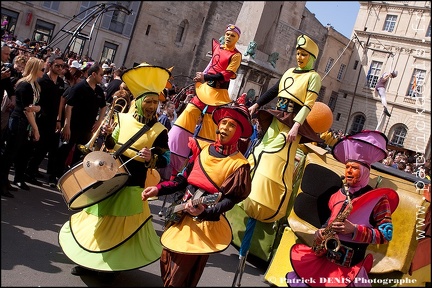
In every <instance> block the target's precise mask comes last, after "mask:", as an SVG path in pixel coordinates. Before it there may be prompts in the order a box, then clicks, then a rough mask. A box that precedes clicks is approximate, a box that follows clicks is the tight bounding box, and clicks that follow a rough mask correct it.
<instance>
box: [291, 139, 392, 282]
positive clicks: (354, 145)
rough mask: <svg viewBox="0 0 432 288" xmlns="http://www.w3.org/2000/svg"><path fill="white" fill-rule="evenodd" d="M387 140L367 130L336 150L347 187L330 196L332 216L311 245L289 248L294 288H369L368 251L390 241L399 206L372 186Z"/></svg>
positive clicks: (389, 193) (388, 194)
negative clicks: (372, 175) (374, 165)
mask: <svg viewBox="0 0 432 288" xmlns="http://www.w3.org/2000/svg"><path fill="white" fill-rule="evenodd" d="M387 141H388V140H387V137H386V136H385V135H384V134H382V133H381V132H379V131H369V130H364V131H361V132H359V133H357V134H354V135H349V136H346V137H345V138H343V139H341V140H340V141H339V142H338V143H336V145H335V146H334V147H333V152H332V153H333V156H334V158H335V159H336V160H337V161H339V162H342V163H344V164H345V180H344V181H345V185H344V187H343V188H341V189H340V190H339V191H337V192H335V193H334V194H333V195H332V196H331V197H330V200H329V203H328V207H329V209H330V210H331V214H330V217H329V219H328V220H327V222H326V223H325V224H324V225H323V228H320V229H318V230H317V231H316V232H315V240H314V244H313V246H312V247H309V246H307V245H305V244H294V245H293V247H291V252H290V260H291V265H292V267H293V269H294V271H292V272H289V273H288V274H287V277H286V280H287V284H288V285H289V286H290V287H307V286H312V287H324V286H325V287H346V286H350V287H360V286H363V287H371V283H369V281H368V279H369V278H368V272H369V271H370V270H371V268H372V264H373V256H372V255H371V254H367V255H366V248H367V247H368V245H370V244H386V243H388V242H389V241H390V240H391V239H392V236H393V224H392V217H391V216H392V213H393V212H394V211H395V209H396V207H397V206H398V204H399V196H398V194H397V193H396V191H394V190H393V189H390V188H377V189H373V188H372V187H371V186H369V185H368V183H369V175H370V169H371V164H372V163H374V162H377V161H381V160H382V159H384V158H385V157H386V156H387ZM326 240H327V241H326ZM326 242H327V244H326Z"/></svg>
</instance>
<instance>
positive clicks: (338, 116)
mask: <svg viewBox="0 0 432 288" xmlns="http://www.w3.org/2000/svg"><path fill="white" fill-rule="evenodd" d="M340 117H341V113H337V114H336V121H339V119H340Z"/></svg>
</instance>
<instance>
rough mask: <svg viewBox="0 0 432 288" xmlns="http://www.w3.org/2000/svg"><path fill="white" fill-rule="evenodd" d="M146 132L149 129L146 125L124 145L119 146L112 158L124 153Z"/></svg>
mask: <svg viewBox="0 0 432 288" xmlns="http://www.w3.org/2000/svg"><path fill="white" fill-rule="evenodd" d="M148 130H150V127H149V126H148V125H144V126H143V127H142V128H141V129H140V130H138V132H136V133H135V134H134V135H133V136H132V137H131V138H130V139H129V140H128V141H126V143H124V144H123V145H122V146H120V148H119V149H117V151H115V152H114V154H113V157H114V158H117V157H118V156H120V155H121V154H123V152H124V151H126V150H127V149H128V148H129V147H130V146H131V145H132V144H133V143H135V142H136V141H138V139H139V138H140V137H141V136H142V135H143V134H144V133H146V132H147V131H148Z"/></svg>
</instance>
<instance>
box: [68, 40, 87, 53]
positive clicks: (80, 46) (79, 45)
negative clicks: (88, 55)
mask: <svg viewBox="0 0 432 288" xmlns="http://www.w3.org/2000/svg"><path fill="white" fill-rule="evenodd" d="M85 43H86V38H84V37H82V36H77V37H76V38H75V39H74V40H73V41H72V43H71V45H70V48H69V52H74V53H75V54H77V55H83V51H84V46H85Z"/></svg>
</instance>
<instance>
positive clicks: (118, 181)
mask: <svg viewBox="0 0 432 288" xmlns="http://www.w3.org/2000/svg"><path fill="white" fill-rule="evenodd" d="M128 178H129V174H120V175H116V176H114V177H113V178H111V179H109V180H106V181H97V182H96V183H94V184H93V185H91V186H90V187H87V189H86V190H85V191H81V192H80V193H78V194H77V195H75V197H73V198H72V199H71V200H70V205H69V208H70V209H72V210H77V209H82V208H85V207H89V206H91V205H93V204H96V203H99V202H100V201H102V200H104V199H106V198H108V197H110V196H112V195H114V194H115V193H116V192H118V191H119V190H120V189H121V188H123V186H124V185H125V183H126V181H127V180H128Z"/></svg>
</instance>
